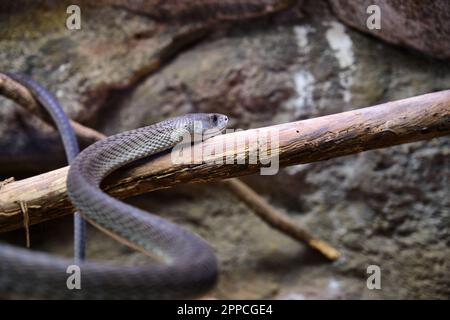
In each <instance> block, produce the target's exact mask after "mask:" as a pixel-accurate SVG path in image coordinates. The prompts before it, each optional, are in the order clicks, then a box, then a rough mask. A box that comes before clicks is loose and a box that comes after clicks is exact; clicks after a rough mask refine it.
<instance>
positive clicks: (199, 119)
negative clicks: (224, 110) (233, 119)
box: [188, 113, 228, 139]
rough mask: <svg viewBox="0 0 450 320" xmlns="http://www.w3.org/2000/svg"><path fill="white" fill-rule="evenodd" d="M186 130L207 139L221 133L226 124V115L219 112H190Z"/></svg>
mask: <svg viewBox="0 0 450 320" xmlns="http://www.w3.org/2000/svg"><path fill="white" fill-rule="evenodd" d="M188 118H189V119H190V120H191V121H189V122H190V123H189V128H188V130H189V131H190V132H191V133H193V134H196V135H201V136H202V137H203V139H207V138H210V137H213V136H216V135H218V134H220V133H222V132H223V131H224V130H225V129H226V127H227V124H228V117H227V116H226V115H223V114H220V113H192V114H189V115H188Z"/></svg>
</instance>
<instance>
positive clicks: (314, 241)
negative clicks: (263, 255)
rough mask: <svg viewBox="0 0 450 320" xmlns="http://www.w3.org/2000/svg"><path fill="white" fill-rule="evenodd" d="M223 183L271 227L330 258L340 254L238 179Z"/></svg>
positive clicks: (332, 258) (334, 258) (335, 257)
mask: <svg viewBox="0 0 450 320" xmlns="http://www.w3.org/2000/svg"><path fill="white" fill-rule="evenodd" d="M224 184H225V185H226V186H227V187H228V188H229V189H230V190H232V191H233V193H234V194H235V195H236V196H238V197H239V199H241V200H242V201H243V202H245V203H246V204H247V205H248V206H249V207H250V208H251V209H252V210H253V212H254V213H255V214H256V215H258V216H259V217H260V218H261V219H262V220H263V221H265V222H267V223H268V224H269V225H270V226H272V227H273V228H275V229H277V230H279V231H281V232H282V233H284V234H286V235H288V236H289V237H291V238H292V239H294V240H297V241H300V242H303V243H304V244H306V245H308V246H309V247H311V248H313V249H315V250H317V251H318V252H320V253H321V254H322V255H324V256H325V257H326V258H328V259H330V260H336V259H337V258H339V257H340V255H341V254H340V252H339V251H338V250H336V249H335V248H333V247H332V246H331V245H329V244H328V243H326V242H325V241H323V240H321V239H319V238H317V237H314V236H313V235H312V234H310V233H309V232H308V231H306V230H304V229H303V228H301V227H300V226H299V224H298V223H297V222H295V221H294V220H293V219H292V218H291V217H289V216H288V215H286V214H284V213H282V212H280V211H278V210H276V209H275V208H274V207H272V206H271V205H270V204H269V203H268V202H267V201H266V200H265V199H264V198H262V197H261V196H260V195H258V194H257V193H256V192H255V191H253V189H251V188H249V187H248V186H247V185H246V184H245V183H243V182H242V181H240V180H239V179H235V178H233V179H228V180H225V181H224Z"/></svg>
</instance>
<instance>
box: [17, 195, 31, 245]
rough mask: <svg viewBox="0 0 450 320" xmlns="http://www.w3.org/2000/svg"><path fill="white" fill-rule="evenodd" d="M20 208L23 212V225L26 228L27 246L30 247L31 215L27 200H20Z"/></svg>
mask: <svg viewBox="0 0 450 320" xmlns="http://www.w3.org/2000/svg"><path fill="white" fill-rule="evenodd" d="M19 205H20V210H21V211H22V213H23V226H24V228H25V234H26V241H27V248H29V247H30V216H29V215H28V206H27V203H26V202H25V201H22V200H21V201H19Z"/></svg>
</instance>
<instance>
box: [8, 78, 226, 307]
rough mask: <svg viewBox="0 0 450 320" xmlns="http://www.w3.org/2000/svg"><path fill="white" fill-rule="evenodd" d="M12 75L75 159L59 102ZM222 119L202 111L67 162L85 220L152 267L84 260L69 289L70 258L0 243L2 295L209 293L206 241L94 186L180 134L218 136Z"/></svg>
mask: <svg viewBox="0 0 450 320" xmlns="http://www.w3.org/2000/svg"><path fill="white" fill-rule="evenodd" d="M12 77H13V78H14V79H16V80H17V81H19V82H21V83H22V84H24V85H25V86H27V87H28V88H29V89H30V91H31V92H32V93H33V94H34V95H35V97H36V98H37V99H38V100H39V101H40V102H41V103H42V104H43V106H44V107H45V108H46V109H47V110H48V111H49V113H50V115H51V116H52V118H53V120H54V121H55V122H56V123H57V127H58V130H59V132H60V134H61V136H62V139H63V142H64V144H65V148H66V153H67V154H68V156H69V158H70V157H71V156H73V155H74V154H75V155H76V153H77V150H78V149H77V148H78V146H77V143H76V141H75V140H74V138H75V137H74V135H73V131H72V129H71V128H70V125H69V122H68V119H67V116H66V115H65V114H64V112H63V111H62V109H61V107H60V106H59V104H58V103H57V100H56V99H55V98H54V97H53V96H52V95H51V94H50V93H48V92H47V91H46V90H45V89H43V88H42V87H40V86H39V85H38V84H36V83H35V82H33V81H32V80H30V79H27V78H26V77H23V76H17V75H12ZM227 121H228V118H227V117H226V116H224V115H221V114H203V113H198V114H188V115H185V116H181V117H177V118H172V119H169V120H166V121H163V122H160V123H157V124H154V125H151V126H148V127H144V128H139V129H135V130H132V131H127V132H123V133H120V134H117V135H114V136H111V137H109V138H107V139H105V140H102V141H99V142H97V143H95V144H93V145H91V146H90V147H88V148H86V149H85V150H83V152H81V153H80V154H79V155H78V156H76V158H75V160H74V161H72V162H71V166H70V170H69V173H68V178H67V189H68V193H69V197H70V199H71V201H72V202H73V204H74V206H75V207H76V208H77V209H78V210H79V211H81V213H82V215H83V216H84V218H86V219H87V220H89V222H90V223H92V224H93V225H94V226H96V227H98V228H99V229H101V230H102V231H104V232H106V233H107V234H109V235H111V236H112V237H114V238H116V239H117V240H119V241H121V242H122V243H125V244H127V245H129V246H131V247H133V248H135V249H137V250H140V251H142V252H143V253H145V254H147V255H149V256H152V257H153V258H155V260H157V263H152V264H149V265H145V266H123V265H118V264H113V263H97V262H82V263H80V269H81V286H82V287H81V290H68V289H67V287H66V280H67V277H68V274H67V273H66V269H67V267H68V266H69V265H72V264H73V261H72V260H71V259H67V258H62V257H57V256H53V255H49V254H45V253H38V252H30V251H29V250H24V249H19V248H16V247H13V246H10V245H0V293H3V294H6V293H7V294H12V293H14V294H18V295H19V296H28V297H30V296H31V297H39V298H58V299H67V298H72V299H77V298H83V299H85V298H86V299H133V298H134V299H138V298H150V299H168V298H193V297H197V296H199V295H201V294H204V293H205V292H207V291H208V290H209V289H211V288H212V286H213V285H214V284H215V282H216V278H217V261H216V258H215V256H214V253H213V251H212V250H211V248H210V247H209V245H208V244H207V243H206V242H204V241H203V240H202V239H200V238H199V237H197V236H196V235H194V234H192V233H190V232H187V231H186V230H184V229H182V228H180V227H178V226H176V225H175V224H173V223H171V222H169V221H167V220H164V219H162V218H160V217H158V216H156V215H153V214H150V213H147V212H145V211H142V210H140V209H137V208H135V207H132V206H130V205H128V204H125V203H123V202H120V201H119V200H116V199H114V198H112V197H110V196H109V195H107V194H106V193H104V192H103V191H102V190H101V189H100V182H101V181H102V179H103V178H104V177H105V176H107V175H108V174H109V173H110V172H112V171H114V170H115V169H117V168H119V167H121V166H123V165H125V164H127V163H129V162H132V161H134V160H137V159H140V158H143V157H146V156H149V155H153V154H156V153H159V152H161V151H164V150H167V149H169V148H171V147H173V146H174V145H175V144H177V143H179V142H181V140H182V138H183V135H184V134H186V133H189V134H194V133H195V134H207V137H210V136H213V135H215V134H218V133H220V132H222V131H223V130H224V129H225V127H226V124H227Z"/></svg>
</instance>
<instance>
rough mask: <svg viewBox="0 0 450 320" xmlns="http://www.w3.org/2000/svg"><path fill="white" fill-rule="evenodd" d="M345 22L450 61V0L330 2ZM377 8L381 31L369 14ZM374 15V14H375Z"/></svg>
mask: <svg viewBox="0 0 450 320" xmlns="http://www.w3.org/2000/svg"><path fill="white" fill-rule="evenodd" d="M329 2H330V4H331V6H332V8H333V11H334V12H335V14H336V15H337V16H338V17H339V19H341V20H342V21H343V22H344V23H346V24H348V25H350V26H352V27H354V28H356V29H358V30H360V31H362V32H365V33H369V34H371V35H373V36H375V37H378V38H381V39H383V40H385V41H387V42H390V43H393V44H397V45H401V46H405V47H409V48H413V49H416V50H419V51H421V52H423V53H425V54H428V55H430V56H433V57H436V58H440V59H449V58H450V23H449V20H450V2H448V1H446V0H436V1H421V0H363V1H351V0H329ZM370 5H377V6H378V7H379V8H380V13H381V29H372V30H370V29H369V28H368V27H367V24H366V22H367V19H368V17H369V16H370V14H369V13H367V12H366V10H367V8H368V7H369V6H370ZM371 13H373V12H372V11H371Z"/></svg>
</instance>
